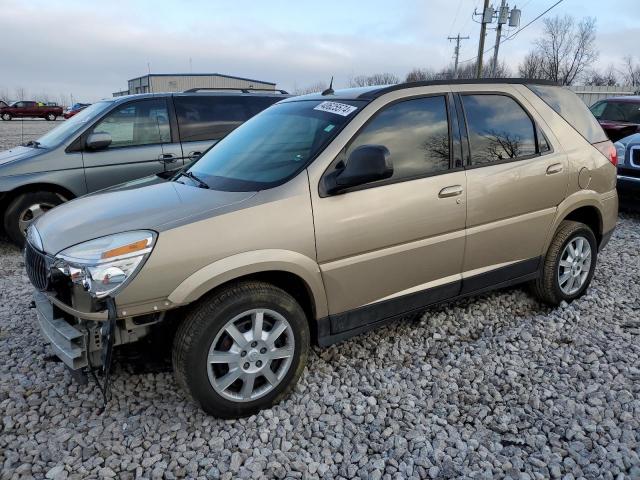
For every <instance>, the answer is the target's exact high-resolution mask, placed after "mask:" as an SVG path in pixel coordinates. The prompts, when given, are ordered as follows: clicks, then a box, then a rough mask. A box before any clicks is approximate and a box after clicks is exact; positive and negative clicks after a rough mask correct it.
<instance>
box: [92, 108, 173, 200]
mask: <svg viewBox="0 0 640 480" xmlns="http://www.w3.org/2000/svg"><path fill="white" fill-rule="evenodd" d="M169 118H170V117H169V111H168V108H167V102H166V98H149V99H143V100H134V101H131V102H128V103H125V104H121V105H118V106H116V107H115V108H114V109H113V110H111V111H110V112H109V113H107V114H106V115H105V116H104V117H102V118H101V119H100V120H99V121H98V122H97V123H96V124H95V125H94V127H93V128H91V129H90V130H89V131H88V132H87V134H90V133H93V132H104V133H108V134H110V135H111V138H112V142H111V145H109V146H108V147H107V148H105V149H103V150H100V151H90V150H87V149H86V148H85V149H84V151H83V153H82V159H83V162H84V168H85V178H86V181H87V190H88V191H89V192H92V191H95V190H99V189H101V188H106V187H109V186H111V185H116V184H119V183H122V182H126V181H129V180H134V179H137V178H141V177H144V176H147V175H153V174H156V173H160V172H164V171H165V169H170V168H171V166H172V165H173V164H174V163H175V160H174V159H173V158H169V159H167V158H164V156H163V150H162V146H163V144H169V143H171V127H170V123H169Z"/></svg>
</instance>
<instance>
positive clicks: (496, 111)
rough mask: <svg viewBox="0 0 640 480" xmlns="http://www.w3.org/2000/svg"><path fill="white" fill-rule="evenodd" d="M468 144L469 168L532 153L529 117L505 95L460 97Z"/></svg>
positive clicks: (533, 146)
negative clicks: (469, 144) (467, 133)
mask: <svg viewBox="0 0 640 480" xmlns="http://www.w3.org/2000/svg"><path fill="white" fill-rule="evenodd" d="M462 105H463V106H464V112H465V116H466V118H467V129H468V131H469V141H470V143H471V165H486V164H490V163H495V162H501V161H503V160H510V159H517V158H521V157H528V156H531V155H535V154H536V135H535V128H534V125H533V122H532V121H531V118H530V117H529V115H528V114H527V113H526V112H525V111H524V110H523V109H522V107H521V106H520V105H519V104H518V102H516V101H515V100H514V99H513V98H511V97H507V96H505V95H492V94H478V95H463V96H462Z"/></svg>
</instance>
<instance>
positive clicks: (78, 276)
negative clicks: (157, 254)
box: [56, 230, 157, 298]
mask: <svg viewBox="0 0 640 480" xmlns="http://www.w3.org/2000/svg"><path fill="white" fill-rule="evenodd" d="M156 237H157V234H156V233H155V232H152V231H148V230H137V231H133V232H125V233H118V234H115V235H109V236H107V237H101V238H96V239H95V240H89V241H88V242H84V243H80V244H78V245H74V246H73V247H69V248H67V249H65V250H63V251H61V252H60V253H58V254H57V255H56V259H57V262H56V266H57V267H58V269H59V270H60V271H62V272H63V273H64V274H65V275H68V276H69V277H70V278H71V280H72V281H73V282H74V283H78V284H81V285H83V286H84V288H85V290H87V291H88V292H89V293H91V294H92V295H94V296H95V297H97V298H102V297H105V296H107V295H109V294H110V293H113V292H115V291H116V290H117V289H118V288H120V287H122V286H123V285H124V284H125V283H126V282H128V281H129V280H131V279H132V278H133V277H134V276H135V275H136V274H137V273H138V271H139V270H140V268H141V267H142V264H143V263H144V260H146V259H147V257H148V256H149V254H150V253H151V250H153V246H154V245H155V241H156Z"/></svg>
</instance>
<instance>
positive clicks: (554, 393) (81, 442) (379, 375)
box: [0, 122, 640, 480]
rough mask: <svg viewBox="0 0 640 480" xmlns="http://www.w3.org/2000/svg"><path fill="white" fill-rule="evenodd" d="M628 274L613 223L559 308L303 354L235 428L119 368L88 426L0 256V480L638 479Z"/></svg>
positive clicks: (638, 350) (482, 312)
mask: <svg viewBox="0 0 640 480" xmlns="http://www.w3.org/2000/svg"><path fill="white" fill-rule="evenodd" d="M16 123H17V122H16ZM42 123H44V122H42ZM1 125H2V122H0V126H1ZM639 278H640V216H631V215H624V216H623V217H622V218H621V220H620V223H619V226H618V229H617V230H616V233H615V235H614V238H613V239H612V241H611V244H610V245H609V247H607V249H606V250H605V252H604V253H603V255H602V256H601V257H600V259H599V265H598V269H597V270H596V276H595V278H594V282H593V284H592V286H591V288H590V290H589V291H588V293H587V295H585V296H584V297H583V298H582V299H580V300H579V301H576V302H574V303H573V304H571V305H568V306H567V305H565V306H563V307H562V308H558V309H549V308H547V307H544V306H542V305H540V304H539V303H538V302H536V301H535V300H533V299H532V298H531V297H530V296H529V295H528V294H527V293H526V292H525V291H524V290H522V289H517V288H516V289H510V290H505V291H500V292H495V293H492V294H488V295H483V296H480V297H474V298H470V299H467V300H464V301H461V302H458V303H455V304H451V305H447V306H443V307H439V308H433V309H430V310H428V311H427V312H426V314H425V315H424V316H423V318H422V319H421V320H420V321H414V322H410V321H404V322H398V323H395V324H394V325H392V326H389V327H387V328H383V329H380V330H377V331H375V332H371V333H369V334H366V335H362V336H359V337H357V338H355V339H352V340H350V341H347V342H344V343H342V344H339V345H335V346H333V347H330V348H326V349H314V354H312V355H311V357H310V362H309V365H308V368H307V370H306V371H305V373H304V375H303V376H302V378H301V381H300V383H299V385H298V387H297V388H296V390H295V393H294V394H293V395H292V396H291V397H290V398H289V399H288V400H286V401H284V402H282V403H281V404H280V405H278V406H276V407H275V408H273V409H271V410H266V411H263V412H261V413H260V414H259V415H256V416H253V417H250V418H247V419H242V420H236V421H221V420H218V419H215V418H211V417H208V416H206V415H205V414H204V413H203V412H202V411H200V410H199V409H198V408H197V407H196V406H195V405H194V404H192V403H190V402H189V401H188V400H187V399H186V397H185V396H184V395H183V394H182V392H180V391H179V390H177V388H176V385H175V382H174V381H173V378H172V375H171V373H170V372H161V373H142V374H133V373H131V372H130V369H129V368H127V367H128V366H127V365H125V364H124V363H123V362H122V361H120V362H119V363H117V364H116V366H115V372H114V383H113V393H114V399H113V401H112V403H111V404H110V407H109V409H108V411H107V412H105V413H104V414H102V415H100V414H98V407H99V405H100V396H99V395H98V394H97V391H96V389H95V388H94V387H93V385H92V384H90V385H89V386H86V387H80V386H78V385H77V384H75V383H73V382H72V380H71V378H70V376H69V374H68V373H67V372H66V371H65V369H64V367H63V366H62V365H61V364H59V363H50V362H44V361H43V360H44V358H45V356H47V355H48V354H49V353H50V352H49V350H48V347H46V346H45V344H44V342H43V341H42V340H41V337H40V334H39V332H38V331H37V328H36V326H35V314H34V312H33V310H30V309H29V308H28V303H29V301H30V291H31V289H30V285H29V283H28V280H27V278H26V276H25V274H24V271H23V266H22V261H21V258H20V255H19V252H18V251H17V249H15V248H13V247H10V246H8V245H7V244H6V243H2V242H0V358H1V359H2V360H1V364H0V367H1V369H0V471H1V473H0V479H2V480H4V479H12V478H31V477H33V478H52V479H64V478H76V479H81V478H82V479H84V478H125V479H126V478H149V479H161V478H165V479H172V478H176V477H188V478H203V479H204V478H207V479H208V478H225V479H230V478H284V477H288V478H318V477H323V478H334V477H342V478H354V477H355V478H371V479H379V478H386V479H396V478H397V479H400V478H456V477H458V478H463V477H464V478H469V477H473V478H493V477H507V478H513V479H530V478H541V479H542V478H565V479H573V478H616V479H617V478H640V458H639V456H640V443H639V441H640V363H639V359H640V282H638V279H639Z"/></svg>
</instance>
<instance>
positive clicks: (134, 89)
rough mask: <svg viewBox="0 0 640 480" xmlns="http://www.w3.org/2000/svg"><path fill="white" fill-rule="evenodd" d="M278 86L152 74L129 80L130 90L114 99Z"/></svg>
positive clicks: (209, 75) (234, 79)
mask: <svg viewBox="0 0 640 480" xmlns="http://www.w3.org/2000/svg"><path fill="white" fill-rule="evenodd" d="M275 87H276V84H275V83H273V82H266V81H263V80H254V79H252V78H243V77H234V76H232V75H223V74H222V73H151V74H148V75H143V76H141V77H136V78H132V79H131V80H129V88H128V90H122V91H119V92H114V93H113V96H114V97H119V96H121V95H131V94H134V93H149V92H183V91H185V90H189V89H190V88H264V89H267V90H274V89H275Z"/></svg>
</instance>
